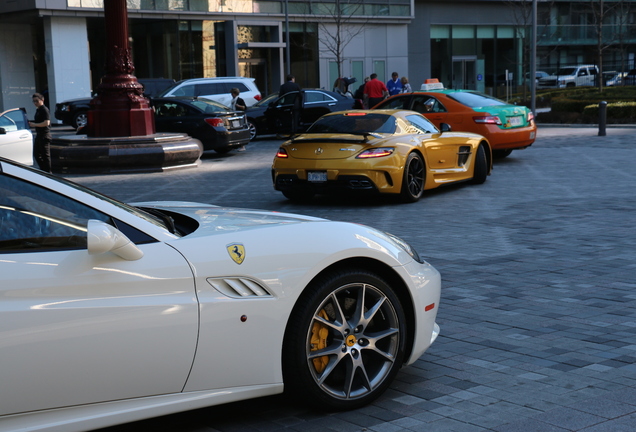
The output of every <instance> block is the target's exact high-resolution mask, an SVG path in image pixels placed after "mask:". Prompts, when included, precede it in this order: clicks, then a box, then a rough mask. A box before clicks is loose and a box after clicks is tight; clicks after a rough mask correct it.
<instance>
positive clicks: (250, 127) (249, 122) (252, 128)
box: [247, 120, 257, 141]
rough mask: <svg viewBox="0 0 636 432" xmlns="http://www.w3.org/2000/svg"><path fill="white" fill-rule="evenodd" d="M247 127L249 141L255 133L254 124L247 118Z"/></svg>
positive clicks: (254, 136)
mask: <svg viewBox="0 0 636 432" xmlns="http://www.w3.org/2000/svg"><path fill="white" fill-rule="evenodd" d="M247 127H248V128H249V129H250V141H251V140H253V139H254V138H256V135H257V130H256V125H255V124H254V122H253V121H252V120H248V121H247Z"/></svg>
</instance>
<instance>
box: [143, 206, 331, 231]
mask: <svg viewBox="0 0 636 432" xmlns="http://www.w3.org/2000/svg"><path fill="white" fill-rule="evenodd" d="M133 205H134V206H135V207H152V208H156V209H159V210H166V211H170V212H174V213H180V214H183V215H185V216H188V217H191V218H192V219H195V220H196V221H197V222H198V223H199V228H198V229H197V230H196V231H194V232H193V233H192V234H189V236H200V235H210V234H213V233H215V232H218V233H227V232H236V231H244V230H249V229H255V228H261V227H264V226H273V225H288V224H297V223H302V222H325V221H327V220H326V219H321V218H316V217H311V216H303V215H296V214H291V213H277V212H273V211H263V210H250V209H240V208H230V207H219V206H214V205H210V204H201V203H193V202H179V201H155V202H144V203H134V204H133Z"/></svg>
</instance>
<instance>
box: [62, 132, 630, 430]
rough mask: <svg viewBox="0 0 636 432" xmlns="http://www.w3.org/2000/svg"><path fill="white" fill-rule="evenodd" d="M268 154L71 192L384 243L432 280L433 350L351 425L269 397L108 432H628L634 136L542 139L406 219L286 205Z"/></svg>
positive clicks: (349, 418) (340, 203)
mask: <svg viewBox="0 0 636 432" xmlns="http://www.w3.org/2000/svg"><path fill="white" fill-rule="evenodd" d="M279 143H280V141H274V140H258V141H255V142H253V143H251V144H250V145H249V146H248V149H247V151H245V152H235V153H231V154H229V155H224V156H216V155H214V154H212V155H207V154H206V155H205V157H204V158H203V160H202V163H201V166H200V167H199V168H197V169H190V170H176V171H171V172H165V173H154V174H126V175H125V174H121V175H108V176H91V175H83V176H80V175H69V176H66V177H68V178H71V179H73V180H75V181H77V182H79V183H82V184H86V185H88V186H90V187H92V188H94V189H97V190H99V191H102V192H105V193H107V194H109V195H111V196H113V197H116V198H119V199H122V200H126V201H142V200H166V199H167V200H171V199H174V200H189V201H202V202H210V203H215V204H219V205H223V206H239V207H249V208H262V209H270V210H277V211H284V212H294V213H304V214H311V215H315V216H320V217H327V218H330V219H335V220H345V221H351V222H359V223H364V224H368V225H372V226H375V227H378V228H381V229H384V230H386V231H390V232H392V233H394V234H397V235H399V236H401V237H403V238H405V239H406V240H408V241H409V242H410V243H411V244H412V245H413V246H415V247H416V248H417V249H418V250H419V251H420V253H421V255H423V256H424V257H425V258H426V259H427V260H428V261H429V262H431V263H432V264H433V265H434V266H435V267H436V268H437V269H438V270H439V271H440V272H441V273H442V277H443V284H444V285H443V293H442V302H441V305H440V310H439V315H438V323H439V324H440V326H441V329H442V333H441V335H440V337H439V338H438V340H437V341H436V342H435V344H434V345H433V346H432V347H431V348H430V350H429V351H428V352H427V353H426V354H425V355H424V356H423V357H422V358H421V359H419V360H418V361H417V362H416V363H415V364H414V365H411V366H409V367H407V368H404V369H402V370H401V372H400V373H399V375H398V377H397V379H396V381H395V382H394V383H393V385H392V386H391V387H390V389H389V391H387V392H386V394H384V395H383V396H382V397H381V398H380V399H378V400H377V401H376V402H375V403H373V404H372V405H370V406H367V407H365V408H362V409H359V410H356V411H352V412H337V413H324V412H316V411H313V410H311V409H308V408H307V407H305V406H298V405H296V404H295V403H294V401H290V400H287V399H286V398H284V397H283V396H276V397H270V398H262V399H258V400H253V401H246V402H240V403H234V404H229V405H224V406H220V407H211V408H206V409H202V410H197V411H191V412H187V413H181V414H177V415H172V416H167V417H162V418H159V419H153V420H147V421H143V422H137V423H131V424H128V425H123V426H118V427H114V428H109V429H107V431H109V432H123V431H133V430H134V431H140V430H153V431H171V432H172V431H175V432H176V431H179V432H213V431H223V432H229V431H250V430H253V431H279V430H285V431H376V432H395V431H427V432H434V431H457V432H460V431H462V432H463V431H466V432H473V431H474V432H476V431H496V432H517V431H518V432H533V431H541V432H543V431H545V432H550V431H555V432H557V431H559V432H560V431H585V432H606V431H607V432H609V431H613V432H614V431H616V432H620V431H630V432H633V431H636V364H635V360H636V307H635V306H636V280H635V279H634V275H635V274H636V193H635V189H636V162H635V161H636V129H622V128H616V129H613V128H610V129H608V131H607V136H605V137H598V136H597V130H596V129H589V128H541V129H540V131H539V138H538V139H537V142H536V143H535V145H533V146H532V147H531V148H530V149H527V150H523V151H515V152H513V153H512V155H511V156H509V157H508V158H506V159H503V160H500V161H496V163H495V167H494V171H493V173H492V175H491V176H490V177H489V178H488V180H487V181H486V183H484V184H483V185H479V186H475V185H470V184H463V185H458V186H450V187H446V188H443V189H439V190H436V191H432V192H429V193H427V194H426V195H425V197H424V198H423V199H422V200H421V201H419V202H418V203H414V204H400V203H398V202H396V201H394V200H390V199H377V198H374V199H350V198H347V199H343V198H332V197H319V198H317V199H316V200H314V201H313V202H311V203H307V204H303V205H299V204H294V203H291V202H289V201H287V200H286V199H285V198H283V197H282V195H281V194H280V193H278V192H276V191H274V190H273V188H272V186H271V176H270V165H271V161H272V157H273V154H274V152H275V151H276V149H277V146H278V145H279ZM254 355H258V353H254ZM210 371H211V373H219V372H220V373H222V371H219V370H216V369H215V365H210Z"/></svg>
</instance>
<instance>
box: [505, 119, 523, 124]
mask: <svg viewBox="0 0 636 432" xmlns="http://www.w3.org/2000/svg"><path fill="white" fill-rule="evenodd" d="M508 121H509V122H510V126H521V125H522V124H523V119H522V117H508Z"/></svg>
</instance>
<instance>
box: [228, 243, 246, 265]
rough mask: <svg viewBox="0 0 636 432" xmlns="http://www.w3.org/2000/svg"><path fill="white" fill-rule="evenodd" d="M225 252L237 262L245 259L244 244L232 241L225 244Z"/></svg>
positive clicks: (239, 262)
mask: <svg viewBox="0 0 636 432" xmlns="http://www.w3.org/2000/svg"><path fill="white" fill-rule="evenodd" d="M227 253H229V254H230V258H232V259H233V260H234V262H235V263H237V264H242V263H243V261H244V260H245V246H243V245H242V244H241V243H232V244H229V245H227Z"/></svg>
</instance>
